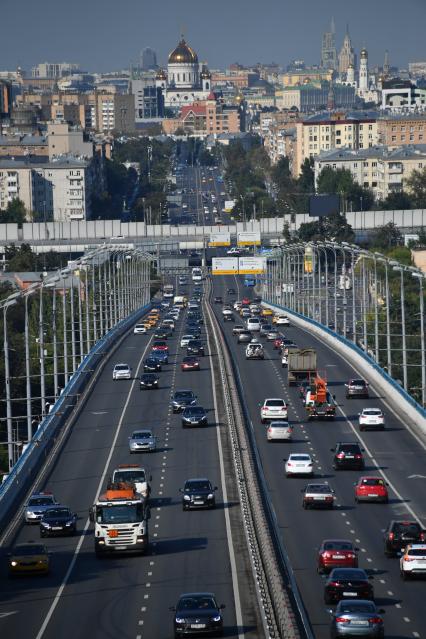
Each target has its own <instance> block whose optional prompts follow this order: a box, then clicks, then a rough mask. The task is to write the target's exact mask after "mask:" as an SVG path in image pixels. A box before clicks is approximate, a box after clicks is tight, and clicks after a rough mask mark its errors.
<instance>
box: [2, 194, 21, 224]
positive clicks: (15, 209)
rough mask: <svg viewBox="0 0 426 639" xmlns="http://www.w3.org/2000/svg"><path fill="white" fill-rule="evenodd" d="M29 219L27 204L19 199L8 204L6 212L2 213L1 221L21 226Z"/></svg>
mask: <svg viewBox="0 0 426 639" xmlns="http://www.w3.org/2000/svg"><path fill="white" fill-rule="evenodd" d="M26 219H27V210H26V208H25V204H24V203H23V202H22V200H20V199H19V198H14V199H13V200H12V201H11V202H9V203H8V205H7V207H6V210H5V211H2V212H1V215H0V221H1V222H5V223H6V222H9V223H15V224H18V225H19V226H22V224H23V223H24V222H25V220H26Z"/></svg>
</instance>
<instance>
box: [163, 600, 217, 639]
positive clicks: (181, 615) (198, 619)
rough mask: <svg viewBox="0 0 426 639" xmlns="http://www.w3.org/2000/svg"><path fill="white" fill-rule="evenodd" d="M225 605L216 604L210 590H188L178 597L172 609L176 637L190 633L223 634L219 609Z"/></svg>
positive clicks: (189, 634)
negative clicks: (188, 591)
mask: <svg viewBox="0 0 426 639" xmlns="http://www.w3.org/2000/svg"><path fill="white" fill-rule="evenodd" d="M223 608H225V606H224V605H223V604H222V605H221V606H218V604H217V602H216V598H215V596H214V594H213V593H212V592H190V593H187V594H185V595H181V596H180V597H179V601H178V602H177V605H176V606H172V607H171V608H170V610H173V611H174V621H173V627H174V634H175V638H177V637H187V636H191V635H199V634H203V635H204V634H209V635H216V634H217V635H222V634H223V619H222V614H221V610H223Z"/></svg>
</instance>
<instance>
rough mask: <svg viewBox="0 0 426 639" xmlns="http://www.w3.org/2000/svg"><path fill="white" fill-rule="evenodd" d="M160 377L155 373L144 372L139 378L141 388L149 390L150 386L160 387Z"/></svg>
mask: <svg viewBox="0 0 426 639" xmlns="http://www.w3.org/2000/svg"><path fill="white" fill-rule="evenodd" d="M159 379H160V378H159V377H158V375H156V374H155V373H144V374H143V375H141V378H140V380H139V389H140V390H147V389H149V388H158V381H159Z"/></svg>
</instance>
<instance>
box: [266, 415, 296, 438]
mask: <svg viewBox="0 0 426 639" xmlns="http://www.w3.org/2000/svg"><path fill="white" fill-rule="evenodd" d="M292 435H293V426H291V425H290V424H289V423H288V422H281V421H279V420H277V421H275V422H271V423H270V424H269V426H268V428H267V429H266V439H267V440H268V442H272V441H275V440H277V441H279V440H283V439H284V440H286V441H290V440H291V438H292Z"/></svg>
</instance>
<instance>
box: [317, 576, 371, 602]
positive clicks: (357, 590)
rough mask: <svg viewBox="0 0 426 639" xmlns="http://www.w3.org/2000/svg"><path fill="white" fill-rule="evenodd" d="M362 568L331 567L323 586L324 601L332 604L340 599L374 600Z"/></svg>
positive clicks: (368, 578) (367, 578)
mask: <svg viewBox="0 0 426 639" xmlns="http://www.w3.org/2000/svg"><path fill="white" fill-rule="evenodd" d="M370 579H373V577H372V576H370V577H369V576H368V575H367V573H366V572H365V570H362V568H333V570H332V571H331V573H330V574H329V576H328V577H327V581H326V582H325V586H324V603H325V604H333V603H337V602H338V601H341V600H342V599H368V600H374V590H373V586H372V585H371V583H370V581H369V580H370Z"/></svg>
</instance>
